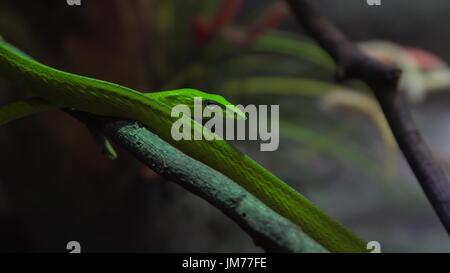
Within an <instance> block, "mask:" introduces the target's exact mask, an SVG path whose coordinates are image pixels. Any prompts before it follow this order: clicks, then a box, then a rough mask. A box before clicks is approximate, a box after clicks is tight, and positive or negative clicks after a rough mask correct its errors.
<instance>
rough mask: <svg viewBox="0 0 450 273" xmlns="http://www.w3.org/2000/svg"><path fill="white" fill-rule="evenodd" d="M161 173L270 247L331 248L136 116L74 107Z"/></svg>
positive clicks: (284, 249) (79, 115)
mask: <svg viewBox="0 0 450 273" xmlns="http://www.w3.org/2000/svg"><path fill="white" fill-rule="evenodd" d="M69 113H71V114H72V115H73V116H75V117H76V118H77V119H79V120H81V121H82V122H84V123H85V124H86V125H87V126H88V127H91V128H96V130H98V131H99V132H102V133H103V134H104V135H105V136H107V137H108V138H109V139H111V140H113V141H114V142H115V143H117V144H118V145H120V146H121V147H122V148H124V149H126V150H127V151H129V152H130V153H131V154H132V155H134V156H135V157H136V158H137V159H139V160H140V161H142V162H143V163H144V164H146V165H147V166H149V167H150V168H151V169H153V170H154V171H155V172H157V173H158V174H160V175H161V176H163V177H165V178H167V179H168V180H170V181H173V182H175V183H177V184H179V185H180V186H182V187H184V188H185V189H187V190H189V191H190V192H192V193H194V194H196V195H198V196H200V197H201V198H203V199H205V200H207V201H208V202H209V203H211V204H212V205H214V206H215V207H216V208H218V209H219V210H221V211H222V212H223V213H225V214H226V215H227V216H229V217H230V218H231V219H233V220H234V221H235V222H236V223H237V224H238V225H239V226H240V227H241V228H243V229H244V230H245V231H246V232H247V233H248V234H249V235H250V236H251V237H252V238H253V240H254V242H255V243H256V244H257V245H259V246H261V247H262V248H263V249H264V250H265V251H267V252H327V251H326V250H325V249H324V248H323V247H322V246H321V245H319V244H318V243H317V242H315V241H314V240H313V239H311V238H310V237H309V236H308V235H306V234H305V233H303V231H302V230H301V229H300V228H299V227H298V226H297V225H294V224H292V223H291V222H290V221H289V220H287V219H286V218H284V217H282V216H280V215H279V214H277V213H276V212H274V211H273V210H272V209H270V208H269V207H267V206H266V205H264V203H262V202H261V201H259V199H257V198H256V197H254V196H253V195H251V194H250V193H248V192H247V191H246V190H245V189H244V188H242V187H241V186H239V185H238V184H237V183H235V182H234V181H232V180H230V179H229V178H228V177H226V176H224V175H223V174H221V173H219V172H217V171H215V170H214V169H212V168H210V167H208V166H207V165H205V164H203V163H201V162H199V161H196V160H194V159H192V158H190V157H188V156H187V155H185V154H183V153H182V152H180V151H179V150H177V149H176V148H174V147H173V146H171V145H169V144H168V143H166V142H165V141H163V140H162V139H160V138H159V137H158V136H156V135H155V134H153V133H151V132H150V131H148V130H147V129H145V128H143V127H142V126H139V125H138V124H137V123H136V122H130V121H125V120H117V119H111V118H105V117H98V116H93V115H90V114H86V113H81V112H73V111H70V112H69Z"/></svg>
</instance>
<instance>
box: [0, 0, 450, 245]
mask: <svg viewBox="0 0 450 273" xmlns="http://www.w3.org/2000/svg"><path fill="white" fill-rule="evenodd" d="M225 1H231V0H225ZM222 2H223V1H219V0H127V1H123V0H81V6H69V5H68V4H67V3H66V1H65V0H53V1H51V0H48V1H28V0H2V1H1V2H0V35H1V36H2V37H3V38H4V39H5V40H7V41H8V42H10V43H12V44H14V45H15V46H17V47H18V48H20V49H21V50H23V51H25V52H26V53H28V54H29V55H31V56H33V57H35V58H36V59H38V60H40V61H41V62H43V63H45V64H48V65H51V66H54V67H57V68H60V69H63V70H67V71H71V72H75V73H79V74H83V75H88V76H92V77H96V78H100V79H103V80H108V81H112V82H115V83H119V84H122V85H126V86H129V87H132V88H135V89H138V90H142V91H151V90H163V89H170V88H172V89H174V88H181V87H194V88H199V89H203V90H207V91H211V92H217V93H222V94H224V95H225V96H227V97H229V98H230V100H231V101H233V102H236V103H243V104H248V103H254V104H280V108H281V132H280V133H281V142H280V148H279V150H278V151H276V152H270V153H267V152H259V151H258V149H257V148H258V147H259V145H256V144H255V143H236V145H238V146H239V148H240V149H241V150H243V151H245V152H247V153H248V154H250V155H251V156H252V157H253V158H255V159H256V160H257V161H259V162H261V164H263V166H265V167H266V168H268V169H269V170H271V171H272V172H273V173H275V174H276V175H278V176H279V177H280V178H282V179H283V180H285V181H286V182H287V183H289V184H291V185H292V186H293V187H294V188H296V189H297V190H299V191H300V192H302V193H303V194H305V195H306V196H307V197H308V198H310V199H311V200H312V201H313V202H314V203H316V204H317V205H318V206H319V207H321V208H322V209H323V210H325V211H326V212H328V213H329V214H330V215H332V216H333V217H335V218H336V219H338V220H340V221H341V222H343V223H344V224H345V225H347V226H348V227H349V228H350V229H352V230H353V231H354V232H356V233H357V234H358V235H360V236H361V237H363V238H364V239H366V240H369V241H373V240H376V241H379V242H380V243H381V245H382V250H383V251H386V252H400V251H407V252H423V251H424V252H445V251H450V240H449V239H448V235H447V234H446V233H445V230H444V229H443V228H442V226H441V224H440V223H439V221H438V219H437V217H436V216H435V214H434V212H433V211H432V209H431V207H430V205H429V204H428V202H427V200H426V199H425V197H424V195H423V193H422V192H421V190H420V188H419V186H418V184H417V182H416V179H415V178H414V177H413V175H412V174H411V171H410V170H409V168H408V166H407V165H406V164H405V162H404V159H403V157H402V156H401V154H399V153H398V151H396V150H395V147H394V148H392V147H390V148H389V132H386V130H385V131H383V128H382V126H380V125H379V124H377V123H376V122H372V121H373V120H376V117H377V115H379V113H377V112H376V110H377V109H375V110H374V111H369V113H365V114H363V115H362V114H361V112H364V109H361V108H364V106H361V105H364V103H367V100H369V103H370V99H371V97H370V96H369V95H367V94H368V92H367V90H365V89H364V87H360V85H359V84H358V83H355V84H350V85H347V86H345V88H350V89H352V90H357V91H358V90H362V91H361V92H360V94H364V97H363V98H359V97H358V96H356V97H355V96H353V95H352V93H351V92H349V93H345V92H344V93H342V92H341V93H337V94H338V95H339V96H338V95H336V96H338V98H336V96H328V95H327V94H329V92H333V91H336V90H333V89H336V88H332V87H323V86H322V87H320V86H319V87H314V88H313V87H308V86H302V85H299V84H298V82H295V81H292V80H293V79H297V78H302V79H310V80H314V81H315V82H317V83H321V82H322V83H326V84H331V83H332V79H333V73H332V69H331V70H330V65H329V61H328V59H327V57H326V55H325V54H324V53H323V52H321V51H320V49H318V48H317V47H316V45H315V44H314V43H312V42H311V41H309V40H307V39H305V36H303V35H302V34H301V31H302V30H301V28H300V27H298V25H297V24H296V23H295V22H294V20H293V19H292V18H290V17H288V16H283V15H282V14H283V7H282V6H280V4H279V3H277V1H265V0H264V1H263V0H246V1H243V3H242V6H240V7H239V9H238V10H237V11H236V17H235V18H234V20H232V21H231V20H230V22H229V23H228V24H226V26H222V28H221V29H214V28H213V26H212V25H214V24H211V22H213V21H214V19H213V18H214V16H215V15H216V14H217V10H219V9H220V7H223V6H222V4H223V3H222ZM316 2H318V5H319V6H320V8H321V9H322V11H323V12H324V13H325V14H327V15H328V16H330V17H331V18H332V19H333V20H334V21H335V22H336V23H337V24H338V25H339V26H340V27H341V28H342V29H343V30H344V31H345V32H346V33H347V34H348V35H349V36H350V37H351V38H352V39H353V40H355V41H358V42H360V41H368V40H378V41H390V42H392V43H393V44H392V45H395V48H397V49H399V50H401V52H404V51H406V47H414V48H421V49H422V50H424V52H428V53H429V55H427V54H425V53H424V54H422V53H423V52H422V51H421V52H422V53H421V54H415V55H413V57H417V58H416V61H417V60H419V61H417V62H418V64H417V66H420V64H423V63H424V62H426V61H428V62H432V61H435V59H434V58H432V57H431V56H432V54H434V55H435V56H433V57H435V58H439V59H440V62H441V63H440V64H439V67H438V68H439V69H440V71H441V72H442V73H441V74H443V75H444V76H443V78H444V80H443V82H444V83H445V82H446V81H445V80H446V79H448V78H445V75H446V74H445V73H446V66H445V64H444V62H446V61H449V59H450V51H449V50H448V48H449V46H450V29H449V28H448V27H447V25H448V23H449V19H448V11H449V10H450V2H449V1H446V0H430V1H420V0H396V1H390V0H382V6H381V7H371V6H368V5H367V4H366V1H365V0H346V1H331V0H321V1H316ZM279 14H281V15H279ZM265 18H266V19H267V18H269V19H270V18H272V20H267V22H269V23H268V24H267V26H266V27H265V28H264V22H265ZM258 24H260V25H259V26H260V27H261V26H262V29H263V30H262V31H260V32H258V31H257V29H258ZM275 28H276V29H277V30H276V31H275V30H274V29H275ZM210 29H214V30H215V31H216V32H217V33H215V36H214V37H209V34H208V33H209V32H208V30H210ZM252 31H253V32H252ZM252 33H253V34H254V36H255V37H254V39H249V40H248V41H246V40H245V37H247V36H245V35H249V36H251V35H252ZM255 33H256V34H255ZM242 37H244V38H242ZM265 37H268V38H267V41H269V42H264V38H265ZM280 37H281V38H282V39H281V38H280ZM208 38H210V39H208ZM243 39H244V41H243ZM258 39H259V40H258ZM277 39H279V40H280V39H281V40H283V42H282V43H281V44H280V43H276V42H274V41H279V40H277ZM258 41H259V42H258ZM291 42H292V43H294V44H296V43H299V44H300V45H304V46H305V48H306V49H310V50H312V51H311V52H314V53H317V56H316V55H314V54H312V53H311V54H310V55H308V54H309V53H305V52H306V51H301V52H297V51H295V50H294V51H295V52H292V48H291V47H290V46H289V44H290V43H291ZM281 48H284V50H280V49H281ZM311 48H312V49H311ZM380 48H382V47H380ZM306 49H305V50H306ZM300 50H301V49H300ZM280 51H282V52H280ZM308 52H309V51H308ZM383 52H385V53H386V54H388V53H392V52H388V50H385V51H383ZM305 54H306V55H305ZM388 55H389V54H388ZM391 55H394V57H395V56H398V54H391ZM418 56H419V57H418ZM424 56H425V57H424ZM309 58H312V59H309ZM413 59H414V58H413ZM423 59H425V61H423ZM430 59H431V61H430ZM393 62H395V61H393ZM402 64H403V63H402ZM427 69H428V68H427ZM411 70H413V72H415V73H416V74H413V76H411V77H410V78H411V80H410V81H408V83H409V86H413V88H414V84H416V83H417V85H420V86H422V85H423V86H422V88H420V90H419V91H421V92H422V93H423V95H422V97H421V99H416V100H411V103H410V104H411V107H412V109H413V112H414V116H415V119H416V121H417V123H418V124H419V127H420V129H421V130H422V132H423V133H424V135H425V136H426V138H427V140H428V142H429V143H430V146H432V148H433V151H434V152H435V154H436V157H437V158H438V159H439V160H440V162H441V163H442V165H443V166H444V167H445V168H446V169H447V170H448V169H449V166H450V164H449V163H448V162H450V145H449V141H448V139H449V136H450V123H449V121H448V115H449V113H450V111H449V107H448V105H450V98H449V95H448V94H447V92H446V91H448V90H449V89H450V88H446V85H445V84H443V87H440V88H438V89H439V90H438V91H439V92H431V91H430V92H428V88H427V86H428V85H425V84H424V82H425V80H424V79H425V76H423V75H422V74H421V73H422V72H424V71H422V70H421V69H418V68H417V67H415V69H411ZM423 70H426V69H423ZM426 72H428V70H427V71H426ZM424 73H425V72H424ZM414 75H415V77H414ZM422 76H423V77H422ZM258 79H265V80H267V82H266V84H265V86H264V88H261V87H260V86H258V85H257V84H254V83H255V81H256V82H258ZM244 83H245V84H244ZM308 88H311V89H313V90H316V91H317V94H314V95H311V94H309V93H308V92H305V90H307V89H308ZM262 89H264V92H263V93H258V92H259V91H260V90H262ZM282 89H284V90H288V91H290V90H296V91H295V92H294V93H295V94H289V95H286V94H285V93H289V92H285V93H283V92H281V91H280V90H282ZM431 89H432V88H430V90H431ZM0 91H1V92H0V103H1V104H5V103H7V102H11V101H14V100H15V99H18V98H22V97H25V96H26V95H27V94H29V90H23V89H21V88H20V87H18V86H17V85H15V84H14V83H12V82H9V81H7V80H6V79H2V78H1V75H0ZM406 91H407V90H406ZM406 91H405V92H406ZM434 91H436V90H434ZM261 92H262V91H261ZM355 99H356V102H355ZM358 99H359V100H358ZM366 99H367V100H366ZM330 101H331V104H332V105H334V107H332V108H333V109H328V108H329V107H328V108H327V107H325V108H326V109H325V108H324V107H323V104H327V103H328V104H330ZM372 102H373V101H372ZM359 103H360V105H358V104H359ZM336 105H337V106H338V107H336ZM341 106H343V107H341ZM343 109H345V110H350V111H342V110H343ZM365 110H367V108H366V109H365ZM383 133H384V134H385V135H387V136H385V137H383ZM391 146H392V145H391ZM386 147H388V148H386ZM118 149H119V148H118ZM392 151H393V152H392ZM69 241H79V242H80V243H81V246H82V251H84V252H119V251H120V252H141V251H148V252H204V251H205V252H235V251H236V252H253V251H261V250H260V249H259V248H258V247H256V246H255V245H254V244H253V242H252V241H251V239H250V238H249V237H248V236H247V235H246V234H245V233H244V232H243V231H242V230H240V229H239V228H238V227H237V226H236V224H234V222H232V221H231V220H229V219H228V218H226V217H225V216H224V215H222V213H221V212H219V211H218V210H217V209H215V208H214V207H212V206H211V205H209V204H208V203H207V202H205V201H203V200H202V199H200V198H198V197H196V196H194V195H192V194H191V193H189V192H186V191H185V190H183V189H181V188H179V187H178V186H176V185H175V184H173V183H171V182H168V181H164V180H163V179H161V178H159V177H158V175H156V174H155V173H153V172H152V171H151V170H149V169H147V168H146V167H145V166H143V165H142V164H140V163H139V162H137V161H136V160H135V159H133V158H132V157H131V156H130V155H128V154H127V153H126V152H124V151H122V150H120V149H119V158H118V159H117V160H115V161H110V160H108V159H107V157H106V156H104V155H103V154H102V153H101V151H100V148H99V147H98V146H97V144H96V143H95V141H94V140H93V138H92V136H91V135H90V134H89V132H88V130H87V129H86V128H85V127H84V125H83V124H81V123H79V122H77V121H76V120H74V119H73V118H71V117H69V116H67V115H66V114H64V113H62V112H58V111H55V112H51V113H45V114H41V115H38V116H34V117H29V118H26V119H23V120H20V121H17V122H14V123H11V124H8V125H6V126H4V127H1V128H0V251H27V252H31V251H33V252H34V251H36V252H49V251H52V252H53V251H56V252H66V251H67V250H66V244H67V242H69Z"/></svg>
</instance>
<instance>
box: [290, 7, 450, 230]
mask: <svg viewBox="0 0 450 273" xmlns="http://www.w3.org/2000/svg"><path fill="white" fill-rule="evenodd" d="M286 1H287V3H288V4H289V5H290V7H291V8H292V11H293V13H294V14H295V16H296V18H297V20H298V21H299V22H300V23H301V25H303V27H304V28H305V29H306V31H307V32H308V33H309V34H310V35H311V36H312V37H313V38H315V39H316V40H317V41H318V42H319V44H320V45H321V46H322V47H323V48H324V49H325V50H326V51H327V52H328V53H329V54H330V55H331V57H332V58H333V59H334V60H335V62H336V63H337V65H338V71H337V77H338V79H340V80H346V79H359V80H362V81H364V82H366V83H367V84H368V85H369V86H370V87H371V89H372V90H373V92H374V94H375V97H376V98H377V100H378V102H379V104H380V106H381V108H382V109H383V111H384V114H385V116H386V119H387V120H388V122H389V125H390V127H391V129H392V132H393V134H394V136H395V138H396V139H397V142H398V144H399V147H400V149H401V150H402V152H403V154H404V156H405V158H406V160H407V161H408V163H409V165H410V167H411V169H412V170H413V172H414V174H415V175H416V177H417V179H418V181H419V183H420V185H421V187H422V189H423V191H424V192H425V194H426V196H427V197H428V200H429V201H430V203H431V204H432V206H433V208H434V210H435V211H436V213H437V215H438V217H439V219H440V220H441V222H442V224H443V225H444V227H445V229H446V230H447V233H449V234H450V187H449V186H450V185H449V183H448V180H447V177H446V175H445V173H444V171H443V170H442V169H441V167H440V166H439V165H438V164H437V162H436V161H435V159H434V158H433V156H432V154H431V152H430V150H429V148H428V146H427V145H426V143H425V142H424V140H423V139H422V137H421V135H420V133H419V131H418V129H417V127H416V125H415V123H414V121H413V119H412V117H411V114H410V111H409V109H408V107H407V105H406V103H405V101H404V99H403V98H402V96H401V94H400V92H398V90H397V85H398V81H399V78H400V75H401V71H400V70H398V69H396V68H393V67H391V66H388V65H385V64H383V63H381V62H379V61H377V60H375V59H373V58H371V57H369V56H368V55H366V54H365V53H364V52H362V51H361V50H360V49H358V48H357V47H356V46H355V45H354V44H353V43H352V42H351V41H350V40H349V39H347V37H346V36H345V35H344V34H343V33H342V32H341V31H340V30H339V29H338V28H337V27H335V26H334V25H333V24H332V23H331V22H330V21H329V20H328V19H327V18H325V17H324V16H322V15H321V14H320V13H319V12H318V11H317V10H316V9H315V8H314V6H313V5H312V4H311V3H310V1H308V0H286Z"/></svg>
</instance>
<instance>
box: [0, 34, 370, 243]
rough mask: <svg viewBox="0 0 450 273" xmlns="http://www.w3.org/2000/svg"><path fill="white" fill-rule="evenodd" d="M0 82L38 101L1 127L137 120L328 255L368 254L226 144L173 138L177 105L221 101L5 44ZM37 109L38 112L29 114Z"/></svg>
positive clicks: (11, 111)
mask: <svg viewBox="0 0 450 273" xmlns="http://www.w3.org/2000/svg"><path fill="white" fill-rule="evenodd" d="M0 76H2V77H5V78H6V79H9V80H11V81H13V82H17V83H20V84H22V85H24V86H25V87H27V88H29V89H30V90H31V91H32V92H33V93H34V95H36V96H37V97H38V98H39V99H37V100H35V101H29V102H25V103H24V102H19V103H15V104H14V103H13V104H12V105H10V106H5V108H6V110H7V111H4V110H5V108H4V109H0V124H1V123H2V115H3V121H4V122H6V121H8V118H9V119H13V117H14V116H15V115H16V116H23V115H24V114H25V113H26V112H27V111H28V112H31V113H32V112H39V110H45V109H50V108H62V107H70V108H75V109H77V110H80V111H84V112H89V113H93V114H97V115H103V116H112V117H122V118H129V119H133V120H137V121H139V122H140V123H142V124H143V125H144V126H145V127H147V128H148V129H149V130H151V131H152V132H154V133H156V134H157V135H159V136H160V137H161V138H162V139H163V140H165V141H167V142H169V143H171V144H172V145H173V146H175V147H176V148H178V149H179V150H181V151H182V152H184V153H185V154H187V155H189V156H191V157H192V158H195V159H197V160H199V161H201V162H203V163H205V164H206V165H208V166H210V167H212V168H214V169H215V170H217V171H219V172H221V173H223V174H224V175H226V176H228V177H229V178H231V179H232V180H234V181H235V182H237V183H239V184H240V185H241V186H243V187H244V188H245V189H247V190H248V191H249V192H250V193H252V194H253V195H255V196H256V197H257V198H259V199H260V200H261V201H263V202H264V203H265V204H267V205H268V206H269V207H271V208H272V209H273V210H274V211H276V212H278V213H279V214H280V215H282V216H284V217H286V218H288V219H289V220H291V221H292V222H293V223H295V224H297V225H298V226H299V227H300V228H301V229H302V230H303V231H304V232H305V233H307V234H308V235H309V236H311V237H312V238H313V239H314V240H316V241H317V242H318V243H320V244H321V245H323V246H324V247H325V248H327V249H328V250H329V251H332V252H366V244H365V242H364V241H362V240H361V239H359V238H358V237H356V236H355V235H354V234H352V233H351V232H350V231H348V230H347V229H346V228H345V227H344V226H342V225H341V224H340V223H337V222H336V221H334V220H332V219H331V218H330V217H329V216H327V215H326V214H325V213H323V212H322V211H321V210H320V209H318V208H317V207H316V206H315V205H314V204H312V203H311V202H310V201H309V200H307V199H306V198H305V197H303V196H302V195H301V194H299V193H298V192H297V191H295V190H294V189H292V188H291V187H290V186H288V185H287V184H286V183H284V182H283V181H282V180H280V179H279V178H277V177H276V176H274V175H273V174H272V173H270V172H269V171H268V170H266V169H265V168H263V167H262V166H260V165H259V164H258V163H256V162H255V161H254V160H252V159H251V158H250V157H248V156H246V155H245V154H243V153H241V152H240V151H238V150H237V149H236V148H234V147H233V146H232V145H230V144H229V143H227V142H226V141H224V140H213V141H207V140H200V141H198V140H197V141H189V140H181V141H175V140H174V139H173V138H172V137H171V133H170V132H171V126H172V124H173V122H175V120H176V118H174V117H172V116H171V110H172V108H173V107H174V106H175V105H179V104H185V105H188V106H189V107H193V105H194V98H195V97H201V98H202V99H204V100H209V101H214V102H215V103H216V104H218V105H220V106H227V105H230V104H231V103H230V102H228V101H227V100H225V99H224V98H223V97H222V96H219V95H215V94H208V93H204V92H201V91H199V90H195V89H180V90H172V91H164V92H156V93H141V92H138V91H136V90H133V89H130V88H127V87H124V86H120V85H117V84H113V83H110V82H106V81H101V80H97V79H93V78H89V77H84V76H80V75H76V74H72V73H67V72H64V71H61V70H58V69H55V68H52V67H49V66H46V65H44V64H41V63H39V62H37V61H35V60H34V59H32V58H30V57H28V56H27V55H25V54H22V53H21V52H20V51H18V50H17V49H16V48H15V47H13V46H11V45H9V44H8V43H6V42H4V41H0ZM34 106H36V109H35V111H34V110H31V111H30V109H33V107H34ZM193 124H194V127H195V128H196V130H201V129H202V126H201V125H199V124H196V123H195V122H193Z"/></svg>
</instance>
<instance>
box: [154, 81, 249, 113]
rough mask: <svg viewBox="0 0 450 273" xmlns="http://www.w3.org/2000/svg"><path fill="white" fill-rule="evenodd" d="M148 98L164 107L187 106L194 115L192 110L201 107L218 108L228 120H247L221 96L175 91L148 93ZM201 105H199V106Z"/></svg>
mask: <svg viewBox="0 0 450 273" xmlns="http://www.w3.org/2000/svg"><path fill="white" fill-rule="evenodd" d="M148 95H149V96H155V98H157V99H158V100H160V101H163V102H164V103H165V104H166V105H169V106H171V107H175V106H176V105H180V104H183V105H187V106H188V107H189V109H190V110H191V113H194V109H195V108H196V107H197V108H198V107H199V106H200V107H202V109H205V108H210V109H211V110H212V109H214V108H216V107H219V108H220V109H221V110H222V114H224V116H225V117H226V118H230V119H244V120H245V119H247V117H246V115H245V113H244V112H243V111H241V110H240V108H239V107H237V106H235V105H234V104H232V103H231V102H229V101H228V100H227V99H225V98H224V97H222V96H221V95H216V94H210V93H206V92H203V91H200V90H197V89H190V88H185V89H177V90H172V91H162V92H157V93H148ZM199 103H201V105H199Z"/></svg>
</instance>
